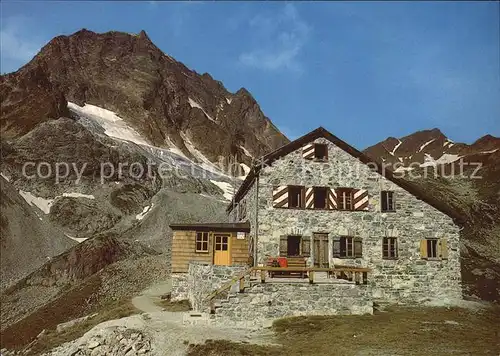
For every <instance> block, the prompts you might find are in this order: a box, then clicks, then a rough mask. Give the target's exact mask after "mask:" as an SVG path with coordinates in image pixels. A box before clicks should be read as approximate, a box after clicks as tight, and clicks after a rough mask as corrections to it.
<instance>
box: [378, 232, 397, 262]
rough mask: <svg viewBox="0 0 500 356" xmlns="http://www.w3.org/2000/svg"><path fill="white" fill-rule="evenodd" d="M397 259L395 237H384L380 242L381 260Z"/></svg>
mask: <svg viewBox="0 0 500 356" xmlns="http://www.w3.org/2000/svg"><path fill="white" fill-rule="evenodd" d="M397 257H398V240H397V238H395V237H384V238H383V241H382V258H384V259H395V258H397Z"/></svg>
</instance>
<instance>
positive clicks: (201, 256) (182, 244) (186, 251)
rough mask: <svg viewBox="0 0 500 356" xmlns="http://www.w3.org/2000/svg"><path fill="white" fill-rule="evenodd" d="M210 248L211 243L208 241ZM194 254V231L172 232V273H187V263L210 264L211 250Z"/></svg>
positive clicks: (211, 259)
mask: <svg viewBox="0 0 500 356" xmlns="http://www.w3.org/2000/svg"><path fill="white" fill-rule="evenodd" d="M209 245H210V246H212V241H209ZM208 251H209V252H208V253H202V252H196V231H174V235H173V238H172V272H173V273H178V272H187V271H188V265H189V261H199V262H208V263H212V261H213V257H212V256H213V248H210V247H209V249H208Z"/></svg>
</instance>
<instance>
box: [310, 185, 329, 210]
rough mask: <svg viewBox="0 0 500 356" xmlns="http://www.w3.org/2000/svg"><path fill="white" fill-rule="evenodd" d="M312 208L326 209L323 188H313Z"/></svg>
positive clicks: (325, 189)
mask: <svg viewBox="0 0 500 356" xmlns="http://www.w3.org/2000/svg"><path fill="white" fill-rule="evenodd" d="M313 189H314V208H315V209H326V197H327V189H328V188H325V187H314V188H313Z"/></svg>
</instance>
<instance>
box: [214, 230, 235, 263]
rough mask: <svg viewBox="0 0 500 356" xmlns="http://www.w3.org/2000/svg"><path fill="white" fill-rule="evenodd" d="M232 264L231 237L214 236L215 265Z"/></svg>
mask: <svg viewBox="0 0 500 356" xmlns="http://www.w3.org/2000/svg"><path fill="white" fill-rule="evenodd" d="M230 264H231V235H229V234H214V265H222V266H229V265H230Z"/></svg>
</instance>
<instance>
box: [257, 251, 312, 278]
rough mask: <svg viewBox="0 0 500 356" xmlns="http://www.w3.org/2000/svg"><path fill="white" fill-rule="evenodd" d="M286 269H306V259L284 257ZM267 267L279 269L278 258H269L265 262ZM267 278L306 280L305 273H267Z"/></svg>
mask: <svg viewBox="0 0 500 356" xmlns="http://www.w3.org/2000/svg"><path fill="white" fill-rule="evenodd" d="M286 261H287V267H288V268H306V259H305V258H304V257H300V256H297V257H286ZM266 265H267V267H278V268H279V267H280V266H279V264H278V257H269V258H268V260H267V264H266ZM268 273H269V277H271V278H273V277H274V276H279V277H300V278H306V277H307V272H305V271H269V272H268Z"/></svg>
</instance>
